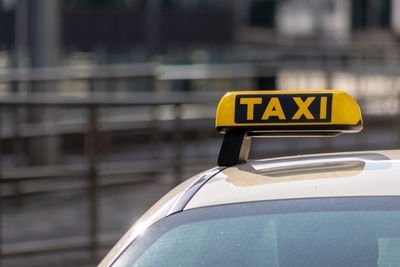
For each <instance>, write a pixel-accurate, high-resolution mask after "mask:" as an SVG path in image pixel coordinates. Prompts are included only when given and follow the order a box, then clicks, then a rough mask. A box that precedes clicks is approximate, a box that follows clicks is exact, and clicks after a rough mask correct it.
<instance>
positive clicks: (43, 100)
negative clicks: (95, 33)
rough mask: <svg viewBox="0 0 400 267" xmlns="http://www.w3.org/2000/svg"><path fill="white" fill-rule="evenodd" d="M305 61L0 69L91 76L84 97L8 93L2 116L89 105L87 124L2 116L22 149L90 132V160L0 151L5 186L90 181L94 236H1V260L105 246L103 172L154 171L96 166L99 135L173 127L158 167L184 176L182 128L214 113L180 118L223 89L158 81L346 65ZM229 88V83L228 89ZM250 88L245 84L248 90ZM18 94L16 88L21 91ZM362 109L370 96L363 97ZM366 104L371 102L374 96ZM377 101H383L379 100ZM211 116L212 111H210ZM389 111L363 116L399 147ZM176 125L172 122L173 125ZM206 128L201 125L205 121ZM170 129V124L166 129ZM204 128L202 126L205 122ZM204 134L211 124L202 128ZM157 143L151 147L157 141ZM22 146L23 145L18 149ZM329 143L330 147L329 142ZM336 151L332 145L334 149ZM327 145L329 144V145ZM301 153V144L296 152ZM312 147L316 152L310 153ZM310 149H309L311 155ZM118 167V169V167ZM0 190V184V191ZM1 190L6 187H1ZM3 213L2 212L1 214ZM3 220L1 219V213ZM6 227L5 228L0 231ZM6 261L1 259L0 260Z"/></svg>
mask: <svg viewBox="0 0 400 267" xmlns="http://www.w3.org/2000/svg"><path fill="white" fill-rule="evenodd" d="M308 63H309V64H306V65H301V64H298V63H296V62H284V63H283V64H282V63H277V62H275V63H274V62H269V63H263V64H247V63H243V64H242V63H241V64H216V65H193V66H166V65H159V64H155V63H143V64H129V65H117V66H100V67H98V66H97V67H81V68H72V67H71V68H70V67H60V68H51V69H50V68H49V69H47V68H43V69H17V70H0V83H6V84H12V85H14V86H15V85H19V84H29V83H34V82H55V83H57V82H62V81H70V80H84V81H88V88H89V89H88V90H87V91H86V93H85V94H81V95H79V96H62V95H57V94H56V92H54V93H30V94H27V92H23V93H22V94H16V93H9V94H4V95H1V96H0V114H4V112H5V110H6V109H11V110H12V112H14V113H17V112H18V110H30V109H35V108H45V107H56V108H60V107H67V108H72V107H74V108H83V109H85V110H86V119H85V120H84V121H79V122H74V123H69V124H63V123H59V122H57V121H56V122H51V123H49V124H48V123H45V122H37V123H28V122H25V121H21V120H20V119H18V116H16V117H17V119H16V120H13V121H12V124H13V123H14V124H15V125H7V123H6V122H5V120H4V118H3V121H0V136H1V142H0V148H1V150H4V147H2V145H3V144H4V143H7V142H8V143H10V142H11V143H12V142H14V143H15V147H16V150H19V151H21V140H28V139H33V138H37V137H45V136H63V135H68V134H81V135H84V136H85V154H86V163H85V164H81V165H74V166H64V165H56V166H54V165H52V166H25V167H23V166H20V167H7V166H5V165H4V164H3V162H4V159H3V158H2V156H4V155H3V154H1V153H0V186H2V185H5V184H12V183H18V182H21V181H26V180H40V179H48V178H51V179H66V178H71V177H83V178H84V179H86V180H85V181H86V186H85V188H86V190H87V195H88V202H89V203H90V205H89V206H88V215H89V224H90V225H89V229H90V231H89V238H88V239H87V240H86V239H82V240H78V241H77V242H72V243H71V242H69V241H68V242H64V243H63V242H61V243H57V244H56V243H51V242H44V243H42V245H41V246H35V247H22V248H21V247H16V246H8V247H7V246H4V244H2V243H1V233H0V249H1V248H3V249H2V251H0V257H4V256H11V255H23V254H31V253H40V252H46V251H61V250H74V249H82V248H86V249H90V251H91V253H92V255H93V257H94V258H95V256H96V251H97V250H98V248H99V247H101V246H102V245H104V243H102V242H100V241H99V231H98V208H99V207H98V199H99V196H98V190H99V187H101V186H102V185H103V184H101V183H100V182H99V177H101V176H103V175H121V174H131V173H137V172H155V171H156V170H154V161H151V160H144V161H141V162H139V163H138V164H136V165H135V166H132V164H131V163H130V164H124V163H123V162H122V163H113V164H100V163H99V146H100V145H99V144H101V145H103V143H100V139H101V136H102V134H104V133H106V132H114V131H122V130H140V129H143V128H151V129H157V128H159V126H160V125H167V126H170V127H169V129H171V128H172V129H173V130H172V131H171V130H170V135H172V137H171V139H172V140H173V143H174V149H173V150H174V154H173V157H171V158H169V159H165V160H163V159H160V158H158V159H157V160H156V162H157V169H158V171H166V170H168V171H171V172H173V173H174V177H176V179H177V180H176V182H179V179H180V178H181V177H182V175H181V174H182V161H183V157H184V155H183V153H182V149H183V145H184V140H185V139H184V138H185V137H184V136H185V131H188V129H190V128H191V127H192V126H193V124H195V125H196V124H199V122H200V121H201V120H202V119H204V120H206V123H207V125H209V127H210V128H208V129H212V128H213V119H212V118H211V117H210V118H208V117H204V116H203V117H202V116H200V118H197V119H185V118H183V116H182V113H183V108H184V106H185V105H197V104H200V105H209V104H210V103H211V105H212V106H213V107H214V110H215V107H216V105H217V101H218V99H219V98H220V97H221V96H222V94H223V93H224V92H222V91H221V92H206V91H204V92H187V93H183V92H164V91H163V90H160V88H158V85H157V82H158V81H164V80H180V79H188V80H195V79H218V78H221V79H225V78H252V77H258V76H259V75H262V76H268V75H275V74H276V69H275V68H276V67H277V66H278V65H279V67H285V68H288V69H290V68H293V69H296V68H300V69H304V68H307V66H309V67H310V68H317V69H318V67H319V66H322V69H323V70H325V71H327V72H329V71H334V70H343V66H342V65H341V64H334V62H333V63H332V62H331V63H329V64H325V63H323V62H319V61H318V62H316V63H315V62H314V63H315V64H314V63H313V64H311V63H310V62H309V61H308ZM345 69H347V70H348V71H352V72H355V73H369V72H373V73H376V72H378V73H384V74H390V75H393V74H400V72H399V70H395V69H393V68H389V67H388V68H381V67H376V68H374V67H371V66H369V67H367V66H364V65H363V64H358V63H356V62H354V64H348V65H347V66H346V67H345ZM135 77H139V78H140V77H149V78H150V80H151V81H152V82H153V87H152V89H153V91H154V92H152V93H143V92H135V93H99V92H97V91H96V90H95V89H96V88H95V85H94V83H95V82H96V81H98V80H103V79H106V80H112V79H117V78H135ZM228 89H229V88H228ZM243 89H247V88H243ZM16 92H18V90H17V91H16ZM359 100H360V103H361V106H363V102H364V100H365V99H359ZM368 101H371V100H370V99H369V100H368ZM375 101H379V99H376V100H375ZM161 106H170V107H172V109H173V112H172V113H173V116H172V118H170V119H169V120H164V121H163V120H161V119H160V117H161V114H157V112H156V110H157V108H159V107H161ZM104 107H127V108H131V107H150V108H152V109H153V110H154V112H153V114H152V115H151V119H150V120H145V121H138V120H136V121H135V120H132V121H109V122H103V121H101V120H100V119H99V117H100V115H99V113H100V110H101V109H102V108H104ZM213 113H214V112H213ZM395 113H396V114H393V115H391V116H382V115H381V116H366V117H365V121H366V123H368V124H369V127H371V128H374V129H377V128H379V127H381V126H382V125H384V126H385V127H391V128H392V131H393V132H395V134H396V135H397V136H398V140H396V141H395V144H396V145H398V144H399V143H400V137H399V136H400V134H399V132H400V130H399V129H398V127H399V126H398V125H400V124H399V123H398V121H399V118H398V115H397V113H398V111H396V112H395ZM187 121H192V122H194V123H193V124H192V125H189V126H187V127H186V126H185V122H187ZM171 125H172V126H171ZM201 125H203V124H201ZM165 128H166V129H167V128H168V127H165ZM200 128H201V127H200ZM203 130H205V131H207V129H203ZM158 134H159V133H157V131H154V137H153V138H154V140H157V139H159V137H158V136H157V135H158ZM153 145H154V144H153ZM18 147H19V148H18ZM325 148H326V147H325ZM330 148H332V146H331V147H330ZM369 148H371V146H368V144H366V142H365V140H363V139H362V138H361V141H360V142H359V145H358V147H357V149H360V150H361V149H369ZM328 150H329V149H328ZM328 150H326V151H328ZM291 151H292V152H293V151H294V152H298V151H296V149H291ZM308 152H312V151H308ZM308 152H307V153H308ZM116 166H117V167H116ZM0 189H1V188H0ZM2 194H3V192H2ZM1 214H2V212H1V209H0V216H1ZM0 221H1V217H0ZM0 230H1V229H0ZM0 260H1V259H0Z"/></svg>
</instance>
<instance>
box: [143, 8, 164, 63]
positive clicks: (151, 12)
mask: <svg viewBox="0 0 400 267" xmlns="http://www.w3.org/2000/svg"><path fill="white" fill-rule="evenodd" d="M160 11H161V1H160V0H148V1H146V6H145V20H144V21H145V29H146V36H145V38H146V47H147V52H148V55H150V56H153V55H155V54H157V52H159V51H158V50H159V45H160V20H161V17H160V16H161V12H160Z"/></svg>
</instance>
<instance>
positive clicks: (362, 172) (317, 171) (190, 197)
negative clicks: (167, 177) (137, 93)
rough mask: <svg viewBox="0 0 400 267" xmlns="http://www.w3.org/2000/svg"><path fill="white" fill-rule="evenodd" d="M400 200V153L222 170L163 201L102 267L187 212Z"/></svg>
mask: <svg viewBox="0 0 400 267" xmlns="http://www.w3.org/2000/svg"><path fill="white" fill-rule="evenodd" d="M354 196H400V150H386V151H366V152H346V153H331V154H314V155H304V156H294V157H284V158H273V159H264V160H254V161H248V162H247V163H244V164H239V165H235V166H232V167H217V168H214V169H211V170H208V171H206V172H203V173H200V174H198V175H196V176H193V177H192V178H190V179H188V180H186V181H185V182H183V183H182V184H180V185H179V186H178V187H176V188H175V189H173V190H172V191H171V192H169V193H168V194H167V195H165V196H164V197H163V198H162V199H160V200H159V201H158V202H157V203H156V204H155V205H154V206H153V207H152V208H151V209H150V210H149V211H147V212H146V213H145V214H144V215H143V216H142V217H141V218H140V219H139V220H138V221H137V222H136V223H135V224H134V225H133V226H132V227H131V228H130V229H129V231H128V232H127V233H126V234H125V235H124V236H123V237H122V238H121V240H120V241H119V242H118V243H117V245H116V246H115V247H114V248H113V249H112V250H111V251H110V252H109V253H108V255H107V257H106V258H104V259H103V261H102V262H101V263H100V265H99V266H109V265H110V264H111V263H112V262H113V261H114V260H115V259H116V257H117V256H118V255H119V254H120V253H121V252H122V251H123V250H124V249H125V248H126V246H128V245H129V243H130V242H131V241H132V240H134V239H135V238H136V237H137V236H139V235H140V234H141V233H142V232H143V231H144V230H145V229H146V228H147V227H149V226H150V225H152V224H153V223H155V222H157V221H158V220H160V219H162V218H164V217H166V216H169V215H171V214H173V213H175V212H180V211H182V210H188V209H195V208H202V207H207V206H215V205H224V204H233V203H244V202H251V201H263V200H282V199H300V198H321V197H354Z"/></svg>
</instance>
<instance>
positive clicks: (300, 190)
mask: <svg viewBox="0 0 400 267" xmlns="http://www.w3.org/2000/svg"><path fill="white" fill-rule="evenodd" d="M304 99H305V98H304ZM304 103H305V101H304ZM332 116H333V115H332ZM353 125H357V127H359V126H358V125H359V122H358V121H357V120H356V121H355V123H353ZM251 126H252V127H253V126H254V125H251ZM262 127H265V125H262ZM274 127H275V126H274ZM313 127H314V126H313ZM324 127H325V126H324ZM262 129H263V130H265V128H262ZM228 130H229V129H228ZM292 130H293V127H292V126H291V127H290V131H292ZM312 130H313V131H314V130H315V129H314V128H313V129H312ZM323 130H324V131H326V129H325V128H324V129H323ZM274 131H275V129H274ZM329 131H331V129H329ZM303 133H304V132H303ZM280 134H282V132H280ZM235 138H236V137H235ZM241 138H246V137H245V136H244V137H243V136H242V137H241ZM239 139H240V138H239ZM241 140H242V139H241ZM235 142H236V141H235ZM224 143H225V140H224ZM226 143H229V146H228V149H231V146H232V142H226ZM239 143H240V144H239V147H240V149H239V151H237V152H238V153H237V155H236V156H235V157H234V158H236V160H233V161H234V162H233V163H232V164H219V165H220V166H218V167H216V168H214V169H211V170H208V171H205V172H203V173H200V174H198V175H196V176H194V177H192V178H190V179H188V180H186V181H185V182H183V183H182V184H181V185H179V186H178V187H176V188H175V189H173V190H172V191H171V192H169V193H168V194H167V195H166V196H164V197H163V198H162V199H161V200H160V201H159V202H157V203H156V204H155V205H154V206H153V207H152V208H151V209H150V210H149V211H148V212H147V213H146V214H144V215H143V216H142V217H141V219H139V221H137V222H136V223H135V224H134V225H133V226H132V227H131V229H130V230H129V231H128V232H127V233H126V234H125V235H124V236H123V238H122V239H121V240H120V241H119V242H118V243H117V245H116V246H115V247H114V248H113V249H112V250H111V251H110V253H109V254H108V255H107V256H106V258H105V259H104V260H103V261H102V262H101V264H100V266H400V265H399V264H400V224H399V222H400V150H389V151H360V152H345V153H331V154H315V155H303V156H292V157H283V158H273V159H259V160H250V161H247V160H246V161H243V160H241V158H240V157H241V156H239V154H240V155H242V154H243V151H241V150H243V144H242V143H241V142H239ZM223 147H224V145H223ZM245 150H246V148H245ZM234 153H235V152H234ZM222 154H223V153H222ZM228 154H229V153H228ZM225 155H227V153H225ZM232 159H233V158H232V157H231V156H230V155H228V156H223V157H222V159H221V154H220V160H219V162H224V163H229V162H231V161H232ZM237 159H239V160H237ZM235 161H237V162H235ZM222 165H224V166H222Z"/></svg>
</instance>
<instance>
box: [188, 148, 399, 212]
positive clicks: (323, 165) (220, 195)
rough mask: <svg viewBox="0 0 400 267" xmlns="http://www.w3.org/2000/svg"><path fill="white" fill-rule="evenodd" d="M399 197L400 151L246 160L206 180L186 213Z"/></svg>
mask: <svg viewBox="0 0 400 267" xmlns="http://www.w3.org/2000/svg"><path fill="white" fill-rule="evenodd" d="M390 195H400V150H392V151H367V152H347V153H335V154H320V155H310V156H296V157H285V158H279V159H266V160H255V161H249V162H247V163H245V164H240V165H236V166H233V167H229V168H226V169H225V170H223V171H222V172H220V173H219V174H217V175H215V176H214V177H213V178H211V179H210V180H208V181H207V182H206V183H205V184H204V185H203V186H202V187H201V189H200V190H199V191H198V192H197V193H196V194H195V195H194V196H193V197H192V199H191V200H190V201H189V203H188V204H187V205H186V206H185V209H193V208H200V207H205V206H213V205H222V204H231V203H240V202H250V201H262V200H278V199H297V198H318V197H348V196H390Z"/></svg>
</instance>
